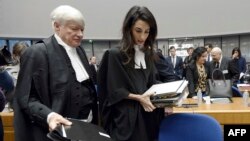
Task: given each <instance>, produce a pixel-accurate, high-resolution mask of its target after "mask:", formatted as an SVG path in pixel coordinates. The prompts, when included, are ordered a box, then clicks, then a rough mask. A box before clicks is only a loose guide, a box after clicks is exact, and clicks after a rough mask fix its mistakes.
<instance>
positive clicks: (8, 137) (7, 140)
mask: <svg viewBox="0 0 250 141" xmlns="http://www.w3.org/2000/svg"><path fill="white" fill-rule="evenodd" d="M0 116H1V118H2V123H3V129H4V141H14V127H13V118H14V117H13V116H14V113H13V112H1V113H0Z"/></svg>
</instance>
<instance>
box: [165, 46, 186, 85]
mask: <svg viewBox="0 0 250 141" xmlns="http://www.w3.org/2000/svg"><path fill="white" fill-rule="evenodd" d="M169 50H170V56H168V57H167V58H166V60H167V61H168V63H169V64H172V66H173V68H174V74H175V76H176V79H177V80H181V79H182V75H183V60H182V58H181V57H179V56H176V49H175V47H174V46H171V47H170V48H169Z"/></svg>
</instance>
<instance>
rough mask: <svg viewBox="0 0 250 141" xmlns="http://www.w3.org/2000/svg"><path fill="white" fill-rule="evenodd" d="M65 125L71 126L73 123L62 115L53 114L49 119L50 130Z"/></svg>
mask: <svg viewBox="0 0 250 141" xmlns="http://www.w3.org/2000/svg"><path fill="white" fill-rule="evenodd" d="M60 124H63V125H71V124H72V122H70V121H69V120H67V119H65V118H64V117H62V116H61V115H59V114H57V113H54V112H53V113H51V115H50V117H49V119H48V125H49V130H50V131H51V130H54V129H55V128H56V126H58V125H60Z"/></svg>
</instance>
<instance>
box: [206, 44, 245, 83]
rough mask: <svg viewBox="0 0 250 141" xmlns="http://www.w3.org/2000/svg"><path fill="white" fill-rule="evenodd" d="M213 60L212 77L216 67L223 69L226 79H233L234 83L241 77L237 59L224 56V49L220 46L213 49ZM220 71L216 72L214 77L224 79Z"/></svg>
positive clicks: (211, 66) (211, 64) (211, 65)
mask: <svg viewBox="0 0 250 141" xmlns="http://www.w3.org/2000/svg"><path fill="white" fill-rule="evenodd" d="M211 56H212V59H213V61H212V62H210V70H211V71H210V72H211V75H210V76H211V77H212V73H213V71H214V69H216V68H218V69H220V70H221V71H222V73H223V75H224V76H225V78H226V79H231V80H232V82H233V83H235V82H236V81H238V79H239V74H240V73H239V70H238V68H237V62H236V60H235V59H229V58H226V57H224V56H222V51H221V49H220V48H219V47H214V48H213V49H212V51H211ZM223 75H222V74H221V73H220V72H218V71H217V72H214V79H222V76H223Z"/></svg>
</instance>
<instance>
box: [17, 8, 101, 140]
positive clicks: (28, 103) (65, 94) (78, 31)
mask: <svg viewBox="0 0 250 141" xmlns="http://www.w3.org/2000/svg"><path fill="white" fill-rule="evenodd" d="M51 20H52V25H53V29H54V35H52V36H51V37H49V38H47V39H44V40H43V41H41V42H39V43H37V44H35V45H33V46H32V47H29V48H27V50H26V51H25V52H24V54H23V55H22V56H21V59H20V72H19V76H18V80H17V86H16V93H15V97H14V111H15V114H14V129H15V140H16V141H50V139H48V138H47V136H46V135H47V133H48V132H49V131H51V130H53V129H55V128H56V126H57V125H59V124H63V125H71V124H72V123H71V122H70V121H69V120H67V119H66V117H67V118H74V119H81V120H86V121H87V122H92V123H96V122H97V119H98V118H97V115H98V114H97V102H96V91H95V87H94V84H93V81H92V78H91V76H92V74H91V71H90V67H89V63H88V59H87V57H86V53H85V51H84V49H83V47H82V46H81V42H82V38H83V31H84V26H85V21H84V18H83V15H82V14H81V12H80V11H79V10H77V9H75V8H73V7H71V6H67V5H62V6H59V7H57V8H56V9H54V10H53V11H52V13H51Z"/></svg>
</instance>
